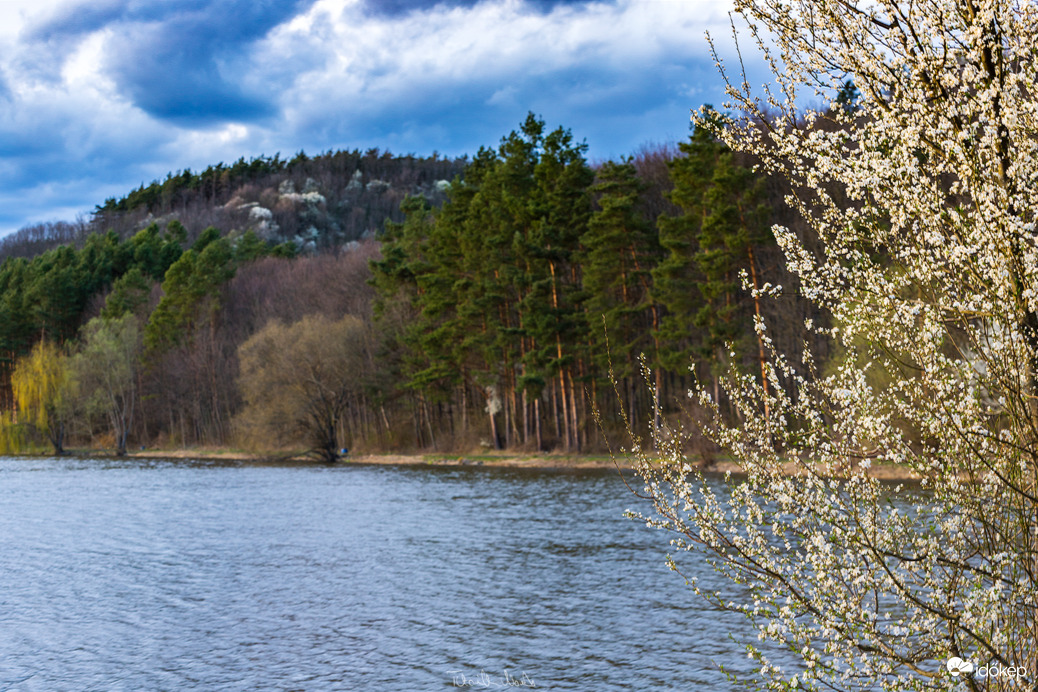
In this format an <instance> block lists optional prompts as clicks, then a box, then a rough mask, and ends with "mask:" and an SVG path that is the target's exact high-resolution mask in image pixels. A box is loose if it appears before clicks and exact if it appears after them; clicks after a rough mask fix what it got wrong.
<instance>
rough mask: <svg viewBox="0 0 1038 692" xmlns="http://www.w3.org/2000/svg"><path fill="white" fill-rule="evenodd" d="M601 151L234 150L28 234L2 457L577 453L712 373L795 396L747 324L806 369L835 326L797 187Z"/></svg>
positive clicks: (515, 138) (14, 264)
mask: <svg viewBox="0 0 1038 692" xmlns="http://www.w3.org/2000/svg"><path fill="white" fill-rule="evenodd" d="M585 152H586V146H585V145H584V144H582V143H580V141H579V140H578V139H577V138H576V137H575V136H574V135H573V134H572V133H571V132H569V131H568V130H565V129H564V128H561V127H560V128H557V129H555V130H552V131H548V130H547V128H546V127H545V124H544V122H543V121H540V120H538V119H537V118H536V117H535V116H533V115H532V114H531V115H529V116H528V117H527V119H526V121H525V122H524V123H522V125H521V127H520V128H519V129H518V130H516V131H514V132H512V133H510V134H508V135H507V136H505V137H503V138H502V140H501V142H500V144H499V146H498V147H497V148H494V149H490V148H481V149H480V151H479V152H477V153H476V154H475V155H474V156H473V157H472V158H471V159H458V160H445V159H442V158H440V157H436V156H433V157H429V158H415V157H392V156H389V155H387V154H380V153H378V152H377V151H370V152H367V153H366V154H360V153H359V152H352V153H351V152H338V153H334V154H327V155H324V156H320V157H315V158H308V157H304V156H302V155H300V156H297V157H295V158H294V159H292V160H290V161H282V160H281V159H279V158H278V157H276V156H275V157H274V158H260V159H254V160H252V161H244V160H242V161H239V162H238V163H236V164H234V165H232V166H211V167H210V168H208V169H206V171H204V172H202V173H200V174H195V173H191V172H182V173H180V174H176V175H170V176H169V177H167V179H166V180H165V181H163V182H161V183H158V182H156V183H153V184H151V185H147V186H141V187H140V188H138V189H137V190H134V191H132V192H131V193H129V194H128V195H126V196H125V197H123V198H121V199H110V200H107V201H106V202H105V203H104V204H101V205H99V206H98V208H97V210H96V213H95V214H94V215H93V217H92V218H91V219H89V220H85V221H83V222H81V223H79V224H53V225H51V226H47V227H40V228H38V229H35V230H33V229H26V230H24V231H22V232H21V233H20V234H18V237H16V238H14V239H12V240H9V241H7V244H6V246H5V248H6V250H7V254H8V256H7V258H6V259H5V260H4V261H3V262H2V264H0V451H3V450H8V451H10V450H25V449H41V448H43V447H44V446H45V445H46V444H47V441H48V440H49V441H50V444H51V445H53V447H54V449H55V450H60V449H61V448H62V447H63V446H64V445H73V446H79V447H84V446H89V447H93V448H97V447H108V448H115V449H117V450H120V451H125V450H126V449H127V448H128V447H129V446H133V447H136V446H148V447H151V446H191V445H198V444H204V445H234V446H247V447H254V448H256V449H262V450H273V449H286V448H287V449H310V450H313V451H314V452H315V453H317V454H318V455H320V456H321V457H323V458H325V459H328V460H334V459H335V458H336V456H337V454H338V452H339V450H340V449H341V447H343V446H345V447H350V448H353V449H361V450H364V449H366V450H387V449H436V450H442V451H448V450H449V451H456V450H473V449H478V448H480V447H487V448H511V449H523V450H528V451H534V450H565V451H570V452H572V451H579V450H588V449H602V448H603V445H604V439H603V437H602V433H601V430H602V429H604V430H605V433H606V436H612V435H614V434H618V432H619V429H620V428H621V427H622V421H623V417H624V416H626V419H627V421H629V422H630V423H631V424H632V425H633V426H635V427H636V428H637V429H639V430H641V431H645V430H646V429H647V426H648V425H650V424H651V423H652V421H653V419H654V412H655V405H654V401H655V400H656V399H657V398H658V400H659V401H661V403H662V405H663V406H664V408H665V409H666V408H671V407H672V403H671V402H675V401H678V400H681V399H686V396H685V395H686V393H687V391H688V388H689V387H690V386H692V385H693V382H694V381H698V382H699V383H701V384H704V385H705V386H706V387H708V388H709V389H711V390H712V391H713V392H714V393H715V400H716V401H718V402H719V403H720V404H721V406H722V411H724V410H727V409H726V408H724V406H725V402H724V401H723V398H722V397H721V394H720V391H721V390H720V389H719V388H718V386H717V384H718V382H719V379H720V378H721V377H722V376H723V375H724V374H725V372H726V371H727V369H728V367H729V366H734V367H735V368H736V369H737V370H739V371H741V372H742V373H744V374H746V375H748V376H750V377H753V378H755V379H758V380H759V381H760V384H761V385H762V386H763V387H764V388H770V387H778V386H782V383H779V382H771V381H768V380H767V378H766V377H765V376H764V375H765V369H764V368H763V364H764V361H765V358H766V353H765V351H766V348H767V345H766V343H765V341H764V340H763V339H762V338H760V337H759V336H758V335H757V334H756V333H755V332H754V330H753V328H752V324H753V320H754V318H755V317H756V316H758V315H759V316H760V317H762V318H763V319H764V320H765V321H766V322H767V323H768V325H769V329H768V340H769V341H770V342H771V343H772V344H774V346H775V347H777V348H778V349H779V350H781V351H783V352H785V353H788V354H792V357H793V358H794V359H795V358H796V357H797V354H798V353H800V352H801V349H802V348H803V345H804V330H803V325H804V322H805V320H806V319H813V320H815V321H816V322H818V321H819V320H822V321H824V317H823V316H821V315H818V314H816V313H814V312H813V311H812V310H811V309H810V308H809V307H808V305H807V303H806V302H805V301H803V300H802V299H801V298H800V297H798V295H797V293H798V292H797V290H796V283H795V281H794V280H793V278H792V277H791V276H789V275H788V274H787V273H785V271H784V270H783V269H782V268H781V262H780V256H779V254H780V253H779V251H778V248H777V247H776V244H775V241H774V238H773V237H772V234H771V231H770V228H771V225H772V224H773V223H784V224H787V225H793V226H794V228H796V226H795V219H792V218H791V217H790V213H789V212H788V210H786V207H785V205H784V202H783V198H784V195H786V194H787V193H788V192H789V190H788V188H787V187H786V186H785V185H784V184H783V182H782V181H781V180H776V179H772V178H769V177H766V176H764V175H762V174H760V173H758V172H756V170H755V168H754V164H755V162H754V161H752V160H748V159H746V158H744V157H741V156H738V155H736V154H734V153H732V152H730V151H728V150H727V149H726V148H725V146H724V145H723V144H722V143H721V142H720V141H718V140H717V139H715V138H714V137H713V136H712V135H710V134H709V133H708V132H707V131H705V130H697V131H696V132H695V133H694V134H693V135H692V136H691V137H690V138H689V140H687V141H686V142H684V143H682V144H681V145H679V146H678V147H656V148H646V149H644V150H642V151H640V152H638V153H637V155H635V156H633V157H625V158H623V159H621V160H619V161H606V162H601V163H598V164H592V163H590V162H588V161H587V159H586V156H585ZM55 244H58V245H57V246H56V247H49V249H46V248H48V246H49V245H55ZM765 284H771V285H772V286H784V287H785V290H784V291H783V292H782V295H780V296H779V297H777V298H770V299H768V300H764V299H758V298H755V296H754V293H753V292H752V291H751V290H748V288H750V287H753V286H756V287H762V286H764V285H765ZM813 351H814V353H815V355H816V356H817V357H818V358H819V359H820V360H821V361H824V359H825V358H826V355H827V354H826V351H825V350H824V348H821V347H818V348H813ZM640 355H642V356H644V363H645V364H646V365H648V366H649V367H651V368H652V372H653V375H652V380H651V382H650V383H649V386H647V385H646V382H645V381H644V378H643V375H642V372H641V365H640V362H639V356H640ZM823 364H824V362H823ZM690 368H691V371H690ZM610 375H612V376H614V377H615V381H616V383H615V387H614V384H613V383H611V382H610ZM617 394H619V396H617ZM594 409H598V410H600V411H601V412H602V426H603V428H602V429H600V428H599V427H598V426H597V425H596V424H595V422H594V419H593V416H592V411H593V410H594ZM621 414H623V415H621Z"/></svg>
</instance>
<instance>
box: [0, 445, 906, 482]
mask: <svg viewBox="0 0 1038 692" xmlns="http://www.w3.org/2000/svg"><path fill="white" fill-rule="evenodd" d="M12 456H23V455H12ZM24 456H31V457H54V455H53V454H27V455H24ZM65 456H67V457H73V458H104V459H120V458H122V459H128V460H129V459H134V460H148V459H154V460H161V461H185V462H191V461H195V462H212V463H221V462H222V463H226V464H228V465H232V464H233V465H242V466H326V464H325V463H324V462H321V461H319V460H317V459H314V458H313V457H309V456H306V455H305V454H292V453H287V454H280V455H276V454H258V453H253V452H245V451H237V450H227V449H206V448H193V449H143V450H136V451H133V452H127V454H126V455H125V456H123V457H119V456H116V455H115V454H112V453H111V451H108V450H99V449H74V450H66V452H65ZM336 466H414V467H446V468H508V469H542V470H570V471H593V470H618V469H619V470H621V471H634V466H632V465H631V464H630V463H628V462H627V460H626V459H625V458H624V457H622V456H618V457H616V458H615V461H614V459H611V458H610V457H608V456H606V455H601V454H600V455H567V454H469V455H466V454H417V453H415V454H359V455H357V456H347V457H345V458H343V459H342V460H341V461H340V462H338V464H336ZM699 470H700V471H702V472H703V473H705V474H709V475H711V476H723V475H725V474H727V473H731V474H732V475H733V476H740V475H743V474H742V471H741V469H740V467H739V465H738V464H736V463H735V462H732V461H719V462H715V463H714V464H712V465H709V466H700V468H699ZM784 471H785V473H787V474H789V475H794V474H797V473H800V472H801V470H800V469H799V468H798V465H797V464H796V463H794V462H787V463H786V464H785V469H784ZM868 473H869V476H871V477H873V478H876V479H878V480H881V481H890V482H900V481H907V482H914V481H918V480H919V476H918V475H916V474H915V473H913V472H912V471H911V470H910V469H906V468H902V467H899V466H893V465H886V464H877V465H874V466H872V467H870V468H869V472H868Z"/></svg>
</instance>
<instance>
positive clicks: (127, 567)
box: [0, 459, 747, 692]
mask: <svg viewBox="0 0 1038 692" xmlns="http://www.w3.org/2000/svg"><path fill="white" fill-rule="evenodd" d="M631 507H637V500H636V499H635V498H633V497H632V496H631V495H630V493H629V492H628V491H627V490H626V488H625V487H624V485H623V483H622V482H621V479H620V477H619V476H618V474H617V473H616V472H586V473H576V472H562V471H518V470H508V469H483V468H454V469H447V468H417V467H416V468H408V467H402V468H392V467H366V466H352V467H351V466H343V467H341V468H324V467H321V468H281V467H236V466H227V465H216V464H202V463H198V464H189V463H183V462H178V463H173V462H140V461H118V462H116V461H101V460H98V461H94V460H64V459H62V460H54V459H29V460H26V459H3V460H0V689H12V690H87V689H91V690H94V689H96V690H136V689H156V690H158V689H164V690H182V689H205V690H210V689H285V690H292V689H298V690H325V689H327V690H441V689H455V688H456V687H457V686H458V685H463V684H469V686H470V688H475V689H479V688H481V687H493V686H504V685H505V683H506V682H508V680H509V678H510V679H512V680H515V681H518V682H526V683H527V684H535V685H536V686H537V688H539V689H551V690H595V691H596V692H603V691H607V690H649V689H652V690H704V689H710V690H726V689H734V688H733V687H732V686H731V684H730V683H729V682H728V681H727V678H726V677H725V676H724V675H723V674H722V673H721V672H720V671H719V670H718V669H717V665H716V664H717V663H724V664H726V665H727V666H730V667H731V668H732V669H733V670H734V671H740V670H743V669H745V666H746V663H747V661H746V656H745V653H743V650H742V648H741V646H740V645H738V644H736V643H734V642H733V641H731V640H730V639H729V638H728V635H729V632H734V633H735V634H736V637H737V638H739V637H746V636H747V635H746V632H745V626H744V624H743V622H742V621H741V620H739V619H738V618H735V617H734V616H731V615H730V614H726V613H719V612H715V611H712V610H711V609H710V608H709V607H708V606H707V605H706V604H705V603H704V602H703V601H701V600H699V599H698V597H696V596H695V595H694V594H692V593H691V591H690V590H689V589H688V587H686V586H685V585H684V582H683V580H682V579H681V577H679V576H678V575H676V574H675V573H673V572H670V571H669V570H668V569H667V568H666V565H665V563H664V554H665V552H666V549H667V537H666V536H665V535H664V534H662V533H659V532H656V531H652V530H650V529H648V528H646V527H645V526H644V525H643V524H640V523H637V522H634V521H631V520H628V519H624V518H623V517H622V516H621V514H622V512H623V510H624V509H627V508H631ZM709 574H710V573H709V568H708V567H706V566H705V565H703V567H702V575H704V576H705V577H707V578H709ZM524 674H525V676H526V677H525V678H524V677H523V675H524ZM506 675H507V676H509V677H506Z"/></svg>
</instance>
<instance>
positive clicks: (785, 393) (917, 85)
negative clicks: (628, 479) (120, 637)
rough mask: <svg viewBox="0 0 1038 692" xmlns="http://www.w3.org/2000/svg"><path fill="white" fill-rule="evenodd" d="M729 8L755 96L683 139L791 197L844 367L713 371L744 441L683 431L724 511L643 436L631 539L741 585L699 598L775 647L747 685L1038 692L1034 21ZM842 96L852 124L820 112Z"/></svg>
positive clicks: (995, 0) (736, 98) (1001, 15)
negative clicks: (846, 89) (715, 144)
mask: <svg viewBox="0 0 1038 692" xmlns="http://www.w3.org/2000/svg"><path fill="white" fill-rule="evenodd" d="M736 9H737V12H738V13H739V14H741V15H742V17H743V18H744V19H745V20H746V23H747V25H748V27H749V32H750V35H751V36H752V37H753V38H754V39H759V41H758V45H759V46H760V47H761V49H762V50H764V51H765V56H766V58H767V60H769V61H770V63H771V65H772V67H773V69H774V72H775V85H774V86H773V87H772V88H771V89H770V90H766V91H765V92H764V93H763V94H759V93H754V92H751V90H750V87H749V86H748V85H747V84H745V83H743V84H733V85H731V86H730V89H729V95H730V97H731V99H732V101H733V102H734V105H736V106H738V107H739V108H740V109H741V110H742V112H743V113H744V114H745V115H744V116H729V117H726V118H724V119H723V120H716V119H712V118H703V117H701V116H700V115H699V114H697V115H694V116H693V117H694V119H696V120H697V124H698V125H700V126H704V127H712V128H713V129H714V131H715V132H716V134H717V136H719V137H720V138H721V139H723V140H724V141H725V142H726V143H727V144H728V145H729V146H730V147H732V148H733V149H735V150H741V151H745V152H748V153H750V154H752V155H755V156H757V157H759V159H760V160H761V161H762V166H763V167H764V168H765V169H766V170H767V171H769V172H772V173H776V174H780V175H784V176H786V177H787V178H788V180H789V181H790V183H791V189H793V190H794V191H795V193H794V195H792V196H791V197H790V198H789V203H790V204H791V205H792V206H793V207H794V208H795V209H796V210H798V211H799V213H800V214H801V215H802V216H803V218H804V219H805V220H806V222H807V223H808V224H809V225H810V227H811V229H812V230H813V232H814V233H816V234H817V239H816V241H814V244H813V245H812V246H811V247H809V246H808V244H807V243H805V239H804V238H800V237H798V236H797V235H795V234H794V233H792V232H791V231H790V230H789V229H787V228H784V227H781V226H776V227H774V228H773V232H774V234H775V236H776V238H777V240H778V242H779V244H780V245H781V247H782V248H783V250H784V252H785V256H786V261H787V264H788V267H789V268H790V270H791V271H792V272H793V273H794V274H795V275H796V276H797V277H798V280H799V286H798V287H797V289H798V290H800V291H802V292H803V294H805V295H806V296H807V297H809V298H810V299H811V300H813V301H815V302H816V303H817V304H818V305H819V306H821V307H822V308H824V310H825V311H827V312H828V313H829V315H830V316H831V322H829V324H831V325H835V326H832V327H830V328H828V329H827V330H823V328H822V326H820V325H818V324H815V323H811V322H808V323H807V324H806V325H805V326H806V329H808V330H814V331H824V333H826V334H827V335H828V336H829V338H831V340H832V341H833V342H834V343H835V345H836V346H837V347H839V348H842V349H844V350H845V351H846V352H847V353H848V354H849V357H848V358H846V359H845V360H844V362H843V363H842V364H841V365H840V366H839V367H838V368H836V369H835V371H831V372H823V371H822V368H820V367H817V368H816V366H815V362H814V360H813V359H812V356H811V354H810V353H809V352H808V353H806V354H805V356H804V357H803V358H802V359H798V360H797V361H795V362H794V361H791V360H789V359H786V358H784V357H783V355H782V354H781V353H776V352H774V350H773V351H772V353H771V356H770V359H769V362H768V363H767V367H766V374H767V381H769V382H771V383H776V384H777V386H771V387H768V386H766V385H764V384H763V383H762V381H761V376H760V374H759V373H754V374H739V373H736V372H733V373H732V374H731V375H730V377H729V381H728V386H727V393H728V396H729V398H730V400H731V401H732V403H733V405H734V406H735V407H736V408H737V410H738V412H739V415H740V418H741V421H742V422H741V423H740V424H739V425H735V426H733V425H729V424H726V423H725V422H724V420H723V419H722V418H721V417H720V416H715V417H713V418H712V419H708V420H705V421H703V425H704V427H705V429H706V430H707V432H708V433H709V434H710V435H711V436H712V437H713V439H714V440H716V441H717V442H718V443H719V444H721V445H722V446H723V447H724V448H725V449H726V450H727V451H728V453H729V454H730V455H731V457H732V458H733V459H734V460H735V461H736V462H738V464H739V466H740V467H741V470H742V472H743V473H744V474H745V476H744V477H743V479H742V480H739V481H738V482H735V481H733V482H732V483H731V484H729V485H727V486H725V487H724V488H723V489H719V488H718V487H717V486H713V485H711V484H709V483H708V482H706V481H704V480H703V479H702V478H701V477H699V476H698V475H697V474H696V473H695V472H694V470H693V469H692V468H691V466H690V464H689V463H688V462H687V461H686V460H685V459H684V458H683V457H682V455H681V452H680V441H679V440H678V439H677V438H675V437H672V436H669V435H663V434H659V435H657V438H658V439H657V440H656V443H657V445H658V446H659V448H661V449H662V450H663V454H662V457H663V458H662V459H658V458H654V457H652V456H650V455H647V454H644V453H641V454H638V453H636V454H635V456H636V457H638V462H639V470H640V472H641V474H642V476H643V477H644V480H645V486H646V489H647V491H648V492H649V493H650V494H651V496H652V499H653V501H654V504H655V509H656V511H657V513H656V514H654V515H652V521H654V522H655V523H657V524H658V525H660V526H662V527H665V528H667V529H670V530H672V531H674V532H676V535H677V538H676V539H675V546H676V549H677V550H678V551H680V550H684V549H690V550H702V551H705V552H706V554H707V555H708V556H711V557H712V560H713V561H714V563H715V564H716V566H717V568H718V569H719V570H720V571H721V572H722V573H723V574H725V575H727V576H728V577H730V578H731V579H732V581H733V582H735V583H737V584H740V585H742V586H740V587H738V588H732V589H731V590H729V591H721V592H715V591H707V590H705V589H701V588H699V587H698V586H697V590H699V591H700V593H703V594H704V595H705V596H707V597H708V598H709V599H711V600H713V601H714V602H715V603H716V604H717V605H718V606H720V607H722V608H726V609H732V610H736V611H739V612H742V613H745V614H746V615H747V616H748V617H749V618H751V619H752V620H753V621H754V622H755V623H756V624H757V625H758V627H759V633H760V636H761V638H762V639H764V640H770V641H771V642H773V643H776V644H777V645H778V646H780V647H782V648H785V649H787V653H786V655H784V656H779V657H775V656H769V655H768V654H767V653H766V651H769V650H770V649H769V648H768V647H761V649H760V650H758V649H756V648H752V647H751V652H752V655H754V656H756V658H757V661H758V663H759V675H758V682H759V685H760V686H761V687H765V688H768V689H791V688H799V689H826V690H829V689H835V690H844V689H884V690H899V691H900V690H942V689H953V688H954V689H971V690H980V689H984V690H1010V689H1013V690H1018V689H1028V690H1030V689H1038V688H1036V687H1035V685H1036V680H1038V546H1036V541H1038V227H1036V221H1038V219H1036V216H1038V87H1036V85H1038V60H1036V58H1038V8H1036V7H1035V4H1034V3H1033V2H1026V1H1025V2H1011V1H1008V0H991V1H979V0H978V1H974V0H928V1H926V2H898V1H894V0H887V1H881V2H861V3H853V2H848V1H842V0H819V1H816V2H808V1H803V2H787V1H783V0H750V1H739V2H737V3H736ZM723 67H725V68H730V67H731V66H723ZM729 73H731V72H729ZM847 80H853V83H854V85H855V86H856V87H857V88H858V89H859V90H860V97H859V98H858V100H857V101H856V103H855V104H854V107H848V104H847V103H845V102H833V100H834V99H835V98H836V95H837V92H838V91H839V90H840V87H841V86H843V85H845V84H846V82H847ZM809 99H814V100H815V102H816V103H817V102H818V100H819V99H825V100H827V101H828V102H831V103H832V107H829V108H824V109H822V110H811V111H808V112H807V114H806V115H804V113H803V112H802V111H800V110H799V108H798V105H797V104H802V103H804V102H805V101H807V100H809ZM744 283H746V284H748V283H749V281H748V280H746V279H744ZM780 290H781V289H780V288H779V287H769V286H761V287H760V289H759V290H758V291H757V294H758V295H760V296H761V297H762V298H764V297H766V296H768V295H769V294H774V293H777V292H779V291H780ZM757 330H758V333H759V334H760V336H761V338H762V339H764V340H765V341H766V342H767V339H768V333H769V332H768V325H766V324H764V323H763V322H760V321H759V320H758V324H757ZM880 381H883V382H886V383H887V384H886V386H882V387H880V386H877V382H880ZM690 395H691V396H695V397H698V398H699V399H700V400H701V401H702V403H704V404H705V405H706V406H708V407H711V406H712V407H714V410H715V412H716V402H715V401H714V400H713V397H712V396H711V394H710V392H707V391H693V392H690ZM765 412H767V414H766V413H765ZM636 449H639V448H638V447H636ZM879 464H895V465H897V466H899V467H901V468H904V469H907V470H910V471H911V472H913V474H914V475H915V476H917V477H918V478H919V479H920V482H921V485H922V488H921V489H919V490H914V491H912V492H909V491H906V490H904V489H900V490H894V489H892V488H891V487H889V486H886V485H884V484H882V483H880V482H879V481H877V480H876V479H875V478H874V474H870V468H872V467H875V466H877V465H879ZM675 559H676V561H677V562H678V563H680V562H681V560H682V558H680V556H679V557H677V558H675ZM954 659H959V661H958V662H956V661H955V660H954ZM791 661H793V662H792V663H791ZM961 661H966V662H969V663H972V664H973V668H974V670H973V672H968V670H967V669H968V668H969V666H967V665H963V664H961ZM953 664H954V665H953ZM992 665H993V666H995V669H994V670H995V672H996V673H998V674H991V673H992V668H991V667H990V666H992ZM985 666H987V668H985Z"/></svg>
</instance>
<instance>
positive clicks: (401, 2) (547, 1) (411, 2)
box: [364, 0, 611, 17]
mask: <svg viewBox="0 0 1038 692" xmlns="http://www.w3.org/2000/svg"><path fill="white" fill-rule="evenodd" d="M485 1H486V0H365V1H364V11H365V12H366V13H367V14H368V15H371V16H381V17H399V16H401V15H406V14H410V13H412V12H421V11H424V10H430V9H433V8H437V7H441V8H442V7H446V8H451V7H464V8H470V7H475V6H476V5H478V4H480V3H481V2H485ZM587 4H588V0H523V5H524V6H525V7H526V8H528V9H530V10H531V11H535V12H551V11H552V10H553V9H555V8H556V7H574V6H579V5H587ZM599 4H601V3H599ZM610 4H611V3H610Z"/></svg>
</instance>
